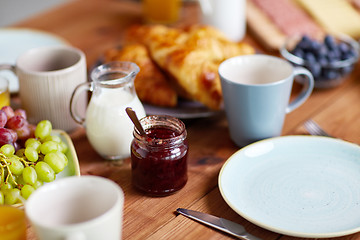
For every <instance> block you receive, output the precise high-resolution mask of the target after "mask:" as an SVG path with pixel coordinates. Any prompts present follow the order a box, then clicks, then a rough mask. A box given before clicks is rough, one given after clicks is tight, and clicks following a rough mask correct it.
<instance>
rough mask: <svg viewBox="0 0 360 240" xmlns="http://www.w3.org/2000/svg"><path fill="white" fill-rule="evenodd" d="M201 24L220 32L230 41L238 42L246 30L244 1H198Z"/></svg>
mask: <svg viewBox="0 0 360 240" xmlns="http://www.w3.org/2000/svg"><path fill="white" fill-rule="evenodd" d="M199 3H200V7H201V11H202V14H203V17H202V22H203V23H204V24H208V25H211V26H213V27H215V28H217V29H219V30H220V31H222V32H223V33H224V34H225V35H226V36H227V37H228V38H229V39H230V40H232V41H236V42H238V41H240V40H242V39H243V37H244V35H245V30H246V0H199Z"/></svg>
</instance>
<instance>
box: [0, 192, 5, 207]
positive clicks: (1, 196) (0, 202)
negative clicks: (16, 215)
mask: <svg viewBox="0 0 360 240" xmlns="http://www.w3.org/2000/svg"><path fill="white" fill-rule="evenodd" d="M4 198H5V194H4V193H3V192H2V191H0V205H3V204H4V203H5V199H4Z"/></svg>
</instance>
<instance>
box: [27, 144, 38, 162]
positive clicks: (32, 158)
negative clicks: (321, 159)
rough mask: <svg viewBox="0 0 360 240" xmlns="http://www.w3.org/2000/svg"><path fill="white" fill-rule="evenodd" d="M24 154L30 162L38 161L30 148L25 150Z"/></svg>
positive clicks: (33, 150)
mask: <svg viewBox="0 0 360 240" xmlns="http://www.w3.org/2000/svg"><path fill="white" fill-rule="evenodd" d="M24 153H25V157H26V158H27V159H28V160H29V161H31V162H36V161H37V160H38V159H39V154H38V152H37V151H36V150H35V149H34V148H32V147H27V148H25V152H24Z"/></svg>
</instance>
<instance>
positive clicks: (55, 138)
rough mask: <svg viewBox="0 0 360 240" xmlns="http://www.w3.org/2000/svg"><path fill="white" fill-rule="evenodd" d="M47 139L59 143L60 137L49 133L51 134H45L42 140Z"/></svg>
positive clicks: (45, 140)
mask: <svg viewBox="0 0 360 240" xmlns="http://www.w3.org/2000/svg"><path fill="white" fill-rule="evenodd" d="M47 141H53V142H57V143H61V142H62V141H61V138H60V137H59V136H57V135H51V136H47V137H46V138H45V139H44V141H43V142H47Z"/></svg>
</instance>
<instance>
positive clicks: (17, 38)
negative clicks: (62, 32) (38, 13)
mask: <svg viewBox="0 0 360 240" xmlns="http://www.w3.org/2000/svg"><path fill="white" fill-rule="evenodd" d="M53 45H69V44H68V43H67V42H66V41H65V40H64V39H61V38H59V37H57V36H55V35H52V34H50V33H47V32H43V31H39V30H33V29H27V28H0V64H3V63H6V64H15V61H16V59H17V57H18V56H19V55H20V54H22V53H23V52H25V51H27V50H29V49H31V48H35V47H41V46H53ZM0 75H1V76H4V77H6V78H7V79H8V80H9V82H10V86H9V89H10V92H12V93H15V92H18V91H19V81H18V79H17V77H16V76H15V75H14V74H13V73H12V72H10V71H0Z"/></svg>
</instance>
